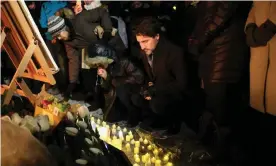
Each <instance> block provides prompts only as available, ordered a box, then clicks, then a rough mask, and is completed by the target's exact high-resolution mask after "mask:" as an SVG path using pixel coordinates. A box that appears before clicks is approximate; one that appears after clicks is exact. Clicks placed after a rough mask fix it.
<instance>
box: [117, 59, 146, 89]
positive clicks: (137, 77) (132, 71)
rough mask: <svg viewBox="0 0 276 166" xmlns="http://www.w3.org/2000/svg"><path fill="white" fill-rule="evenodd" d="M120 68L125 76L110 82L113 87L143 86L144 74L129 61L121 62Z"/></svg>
mask: <svg viewBox="0 0 276 166" xmlns="http://www.w3.org/2000/svg"><path fill="white" fill-rule="evenodd" d="M121 66H122V67H123V69H124V71H125V73H126V76H120V77H115V78H114V80H113V81H112V83H113V84H115V85H114V86H119V85H121V84H126V83H130V84H140V85H141V84H143V83H144V74H143V72H142V71H141V70H140V69H139V68H138V67H137V66H135V65H134V64H133V63H132V62H131V61H130V60H128V59H124V60H122V61H121Z"/></svg>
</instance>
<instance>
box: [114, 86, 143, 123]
mask: <svg viewBox="0 0 276 166" xmlns="http://www.w3.org/2000/svg"><path fill="white" fill-rule="evenodd" d="M133 86H135V85H130V84H124V85H121V86H118V87H116V95H117V97H118V98H119V100H120V102H121V103H122V104H123V105H124V106H125V107H126V108H127V110H128V114H129V115H128V124H129V125H130V126H136V125H138V123H139V121H140V115H141V111H139V109H138V108H137V107H136V106H135V105H134V104H133V102H132V96H133V95H135V94H134V92H133V88H134V87H133Z"/></svg>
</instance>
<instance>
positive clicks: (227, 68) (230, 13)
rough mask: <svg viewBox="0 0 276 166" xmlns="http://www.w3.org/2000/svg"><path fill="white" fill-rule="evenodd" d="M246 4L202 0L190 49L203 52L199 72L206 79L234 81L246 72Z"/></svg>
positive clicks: (199, 4)
mask: <svg viewBox="0 0 276 166" xmlns="http://www.w3.org/2000/svg"><path fill="white" fill-rule="evenodd" d="M246 7H247V4H246V3H245V4H244V2H226V1H221V2H218V1H209V2H205V1H204V2H199V3H198V11H199V13H198V18H197V23H196V26H195V29H194V31H193V33H192V38H191V41H193V42H190V46H189V49H190V50H189V51H190V52H191V53H192V54H197V55H198V56H199V57H198V59H197V60H198V61H199V75H200V77H201V78H202V79H203V80H207V81H210V82H228V83H229V82H231V83H233V82H237V81H239V80H240V79H241V77H242V76H243V73H244V70H245V69H246V68H247V67H248V66H247V65H246V63H247V62H248V56H249V53H248V51H249V50H248V47H247V45H246V41H245V35H244V32H243V27H244V24H245V21H246V15H247V13H248V12H247V10H246V9H247V8H246ZM248 9H249V7H248ZM248 11H249V10H248Z"/></svg>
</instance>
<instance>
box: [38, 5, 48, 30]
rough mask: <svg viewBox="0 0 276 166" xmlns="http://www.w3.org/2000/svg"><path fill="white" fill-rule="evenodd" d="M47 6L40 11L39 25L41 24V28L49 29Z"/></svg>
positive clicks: (43, 6)
mask: <svg viewBox="0 0 276 166" xmlns="http://www.w3.org/2000/svg"><path fill="white" fill-rule="evenodd" d="M45 12H46V11H45V4H42V6H41V10H40V19H39V23H40V26H41V28H48V24H47V23H48V18H47V16H46V13H45Z"/></svg>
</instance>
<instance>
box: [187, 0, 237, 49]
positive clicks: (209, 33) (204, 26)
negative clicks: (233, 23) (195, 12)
mask: <svg viewBox="0 0 276 166" xmlns="http://www.w3.org/2000/svg"><path fill="white" fill-rule="evenodd" d="M202 3H205V5H206V6H205V13H204V15H201V16H200V18H199V20H198V21H197V24H196V27H195V31H194V33H193V34H192V39H194V40H197V42H196V43H197V45H198V47H199V49H201V50H203V49H204V47H206V46H207V45H208V44H209V43H211V42H212V41H213V39H214V38H215V37H216V36H218V35H219V34H220V33H221V32H222V31H223V28H224V27H225V26H226V24H227V22H228V21H229V19H230V18H231V17H232V16H233V14H234V13H235V11H236V9H237V5H238V2H226V1H223V2H218V1H208V2H202ZM201 50H199V52H201Z"/></svg>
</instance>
